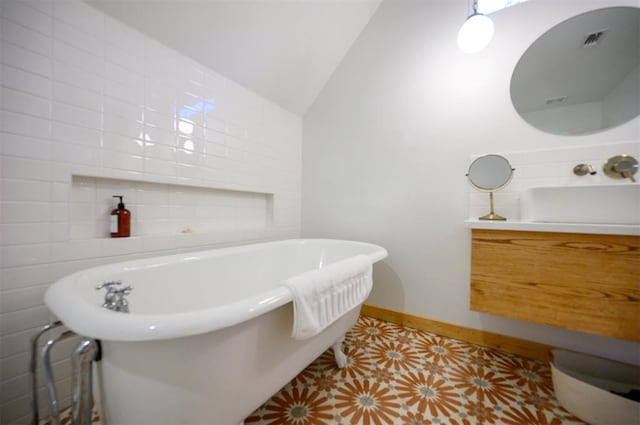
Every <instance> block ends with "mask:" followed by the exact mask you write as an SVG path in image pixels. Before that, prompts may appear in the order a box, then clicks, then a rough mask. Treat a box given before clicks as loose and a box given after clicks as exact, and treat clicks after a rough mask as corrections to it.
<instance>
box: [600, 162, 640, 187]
mask: <svg viewBox="0 0 640 425" xmlns="http://www.w3.org/2000/svg"><path fill="white" fill-rule="evenodd" d="M602 170H603V171H604V173H605V174H606V175H607V176H609V177H611V178H613V179H631V181H632V182H634V183H635V181H636V179H635V178H634V177H633V176H634V174H635V173H637V172H638V160H637V159H635V158H634V157H632V156H630V155H616V156H612V157H611V158H609V159H608V160H607V162H606V163H605V164H604V166H603V167H602Z"/></svg>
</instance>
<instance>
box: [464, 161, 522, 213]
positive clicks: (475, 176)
mask: <svg viewBox="0 0 640 425" xmlns="http://www.w3.org/2000/svg"><path fill="white" fill-rule="evenodd" d="M514 170H515V168H513V167H511V164H510V163H509V161H508V160H507V159H506V158H505V157H503V156H500V155H493V154H492V155H485V156H481V157H479V158H476V159H475V160H474V161H473V162H472V163H471V165H470V166H469V171H468V172H467V177H468V179H469V183H470V184H471V186H473V187H475V188H476V189H478V190H481V191H485V192H489V205H490V208H491V210H490V211H489V214H487V215H483V216H482V217H479V219H480V220H506V218H504V217H502V216H500V215H498V214H496V213H495V212H494V211H493V192H494V191H496V190H500V189H502V188H503V187H505V186H506V185H507V183H509V181H510V180H511V177H512V176H513V171H514Z"/></svg>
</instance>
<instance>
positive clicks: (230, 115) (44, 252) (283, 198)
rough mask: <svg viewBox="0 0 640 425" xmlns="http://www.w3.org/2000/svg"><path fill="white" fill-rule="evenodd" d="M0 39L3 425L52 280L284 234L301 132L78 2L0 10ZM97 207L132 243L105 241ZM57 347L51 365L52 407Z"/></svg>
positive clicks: (297, 122) (294, 223) (39, 1)
mask: <svg viewBox="0 0 640 425" xmlns="http://www.w3.org/2000/svg"><path fill="white" fill-rule="evenodd" d="M0 41H1V42H0V137H1V143H0V178H1V181H0V190H1V198H0V423H3V424H13V423H27V422H28V420H29V415H30V409H29V393H28V376H27V363H28V352H27V350H28V340H29V337H30V336H31V335H33V333H34V331H35V330H36V329H37V328H38V327H39V326H40V325H42V324H45V323H46V322H48V321H49V320H50V319H51V318H50V317H49V313H48V312H47V310H46V307H44V305H43V294H44V292H45V290H46V289H47V287H48V286H49V285H50V284H51V283H52V282H53V281H55V280H56V279H58V278H60V277H62V276H65V275H67V274H69V273H73V272H75V271H77V270H80V269H84V268H87V267H93V266H96V265H100V264H105V263H109V262H115V261H121V260H125V259H134V258H140V257H145V256H152V255H159V254H164V253H167V252H179V251H188V250H193V249H200V248H203V247H215V246H226V245H234V244H240V243H248V242H251V241H259V240H268V239H283V238H288V237H298V236H299V234H300V169H301V137H302V136H301V119H300V117H298V116H295V115H293V114H291V113H289V112H287V111H284V110H282V109H281V108H279V107H277V106H275V105H273V104H272V103H270V102H268V101H267V100H265V99H263V98H261V97H259V96H257V95H256V94H254V93H252V92H250V91H249V90H247V89H245V88H243V87H241V86H239V85H238V84H236V83H234V82H232V81H230V80H228V79H226V78H224V77H222V76H220V75H219V74H217V73H216V72H215V71H213V70H210V69H208V68H206V67H204V66H202V65H201V64H199V63H196V62H194V61H193V60H191V59H189V58H186V57H184V56H182V55H181V54H179V53H177V52H175V51H173V50H171V49H169V48H167V47H165V46H163V45H161V44H159V43H157V42H155V41H154V40H151V39H149V38H147V37H145V36H143V35H142V34H140V33H138V32H136V31H135V30H133V29H131V28H129V27H127V26H125V25H123V24H121V23H120V22H117V21H115V20H113V19H112V18H110V17H108V16H106V15H104V14H102V13H101V12H99V11H97V10H95V9H93V8H92V7H90V6H89V5H87V4H86V3H83V2H80V1H76V0H56V1H51V0H4V1H2V2H0ZM112 195H124V196H125V203H126V205H127V208H128V209H130V210H131V212H132V216H133V221H132V237H131V238H126V239H109V238H108V237H107V236H108V233H109V232H108V226H107V224H108V222H107V220H108V214H109V212H110V210H111V209H112V208H114V206H115V205H116V201H115V199H113V198H111V196H112ZM188 229H190V230H191V231H192V233H190V234H189V233H186V234H185V233H182V231H183V230H188ZM70 347H71V342H65V343H64V345H63V346H62V347H61V348H59V349H57V350H56V354H54V357H55V358H54V360H55V372H56V374H57V377H58V378H59V385H60V390H59V394H60V395H61V396H64V398H65V399H66V400H68V394H69V391H68V387H69V379H68V374H69V363H68V359H66V355H65V353H66V352H68V351H69V350H70ZM41 396H43V394H42V391H41ZM43 400H44V398H43ZM64 401H65V400H63V402H64Z"/></svg>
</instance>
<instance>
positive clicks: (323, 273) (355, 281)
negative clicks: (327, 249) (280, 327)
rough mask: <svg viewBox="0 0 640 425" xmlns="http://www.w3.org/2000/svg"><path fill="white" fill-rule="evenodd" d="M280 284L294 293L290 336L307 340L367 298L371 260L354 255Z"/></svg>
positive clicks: (370, 279)
mask: <svg viewBox="0 0 640 425" xmlns="http://www.w3.org/2000/svg"><path fill="white" fill-rule="evenodd" d="M282 284H283V285H284V286H286V287H287V288H289V290H290V291H291V293H292V294H293V331H292V332H291V337H292V338H294V339H298V340H300V339H307V338H310V337H312V336H314V335H317V334H318V333H320V332H321V331H322V330H324V329H325V328H326V327H327V326H329V325H330V324H332V323H333V322H334V321H336V320H338V319H339V318H340V317H342V316H343V315H344V314H345V313H347V312H349V311H350V310H352V309H353V308H354V307H356V306H358V305H359V304H362V302H364V300H365V299H367V297H368V296H369V293H370V292H371V288H372V286H373V279H372V265H371V260H369V258H368V257H366V256H364V255H357V256H355V257H350V258H347V259H346V260H342V261H338V262H336V263H333V264H329V265H328V266H326V267H323V268H321V269H319V270H313V271H310V272H306V273H303V274H301V275H299V276H294V277H292V278H290V279H287V280H286V281H284V282H283V283H282Z"/></svg>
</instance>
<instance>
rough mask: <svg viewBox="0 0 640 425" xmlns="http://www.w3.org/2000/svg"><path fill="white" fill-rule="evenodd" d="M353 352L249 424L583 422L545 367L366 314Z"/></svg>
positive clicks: (350, 342) (303, 376) (294, 386)
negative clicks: (564, 403)
mask: <svg viewBox="0 0 640 425" xmlns="http://www.w3.org/2000/svg"><path fill="white" fill-rule="evenodd" d="M344 351H345V354H346V355H347V357H348V363H347V366H346V367H345V368H343V369H338V368H337V367H336V364H335V360H334V358H333V353H332V352H331V351H330V350H329V351H327V352H325V353H324V354H323V355H322V356H320V357H319V358H318V359H317V360H316V361H315V362H313V363H312V364H310V365H309V366H308V367H307V368H306V369H305V370H304V371H302V372H301V373H300V374H299V375H298V376H296V377H295V378H294V379H293V380H292V381H291V382H290V383H289V384H287V385H286V386H285V387H284V388H282V389H281V390H280V391H279V392H278V393H277V394H275V395H274V396H273V397H272V398H271V399H270V400H268V401H267V402H266V403H264V404H263V405H262V406H261V407H260V408H259V409H258V410H256V411H255V412H254V413H253V414H252V415H251V416H249V417H248V418H247V419H246V421H245V424H246V425H249V424H260V425H331V424H333V425H337V424H340V425H356V424H358V425H360V424H362V425H385V424H394V425H396V424H397V425H427V424H441V425H445V424H449V425H475V424H478V425H480V424H496V425H501V424H504V425H565V424H583V422H582V421H580V420H579V419H578V418H576V417H574V416H572V415H571V414H570V413H568V412H567V411H566V410H564V409H563V408H562V407H560V405H559V404H558V402H557V400H556V399H555V397H554V395H553V388H552V384H551V371H550V369H549V365H547V364H545V363H542V362H539V361H535V360H529V359H525V358H523V357H519V356H516V355H512V354H507V353H503V352H500V351H495V350H492V349H489V348H485V347H481V346H478V345H473V344H469V343H466V342H462V341H458V340H455V339H451V338H446V337H442V336H438V335H436V334H433V333H429V332H424V331H418V330H415V329H411V328H406V327H402V326H398V325H395V324H392V323H388V322H383V321H380V320H376V319H372V318H370V317H364V316H361V317H360V319H359V320H358V322H357V323H356V325H355V326H354V327H353V329H352V330H351V331H350V332H349V333H348V334H347V337H346V340H345V344H344ZM68 415H69V411H68V410H67V411H66V412H64V414H63V420H62V423H63V424H67V423H69V418H68ZM42 423H46V424H47V425H49V422H48V421H43V422H42ZM99 423H100V422H99V418H98V417H97V415H94V418H93V424H94V425H99ZM209 425H217V424H209Z"/></svg>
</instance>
